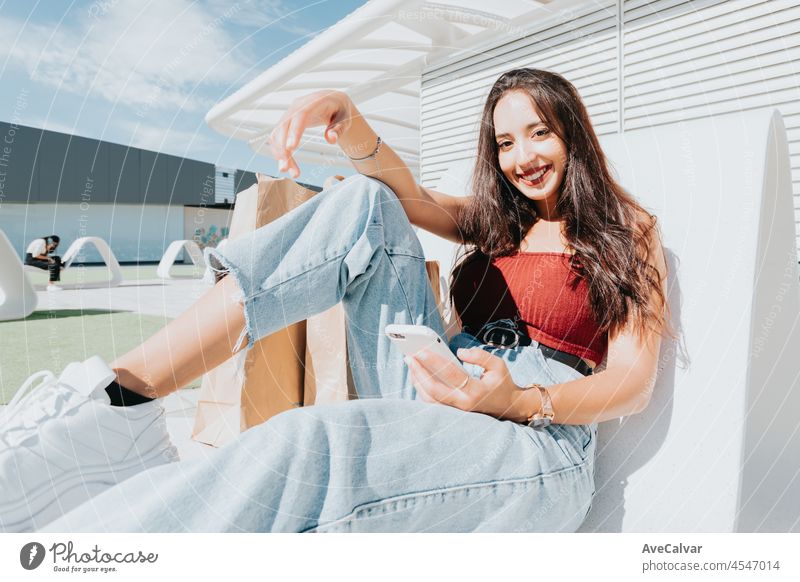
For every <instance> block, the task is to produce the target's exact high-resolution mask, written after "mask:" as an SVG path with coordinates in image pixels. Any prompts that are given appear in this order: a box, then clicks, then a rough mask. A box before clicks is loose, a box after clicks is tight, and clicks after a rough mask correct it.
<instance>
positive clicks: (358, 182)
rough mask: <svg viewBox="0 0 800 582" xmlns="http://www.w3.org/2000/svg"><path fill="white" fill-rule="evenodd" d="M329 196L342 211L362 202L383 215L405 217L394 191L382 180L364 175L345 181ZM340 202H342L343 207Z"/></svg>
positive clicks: (367, 207) (351, 177) (357, 175)
mask: <svg viewBox="0 0 800 582" xmlns="http://www.w3.org/2000/svg"><path fill="white" fill-rule="evenodd" d="M329 196H331V198H332V199H336V200H337V202H336V203H334V206H335V207H336V208H338V209H339V210H340V211H341V209H342V208H347V207H348V206H351V205H353V204H354V203H357V202H359V201H360V202H362V203H363V207H364V208H365V209H370V210H373V211H375V210H378V211H379V212H380V214H381V215H385V214H387V213H399V214H402V215H403V217H405V211H404V210H403V206H402V204H401V203H400V199H399V198H398V197H397V194H395V193H394V190H392V189H391V188H389V186H387V185H386V184H384V183H383V182H381V181H380V180H376V179H375V178H370V177H369V176H365V175H363V174H356V175H355V176H350V177H348V178H347V179H345V180H343V181H342V182H340V183H339V184H337V185H336V186H335V187H334V188H332V189H331V190H330V191H329ZM338 200H341V205H340V204H339V203H338ZM356 205H357V206H362V205H359V204H356Z"/></svg>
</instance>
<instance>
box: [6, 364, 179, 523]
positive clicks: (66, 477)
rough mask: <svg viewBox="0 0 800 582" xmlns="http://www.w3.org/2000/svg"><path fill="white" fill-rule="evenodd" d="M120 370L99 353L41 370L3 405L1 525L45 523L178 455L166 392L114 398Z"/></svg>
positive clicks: (172, 459)
mask: <svg viewBox="0 0 800 582" xmlns="http://www.w3.org/2000/svg"><path fill="white" fill-rule="evenodd" d="M114 378H115V375H114V372H112V371H111V369H110V368H109V367H108V366H107V365H106V363H105V362H103V360H101V359H100V358H99V357H98V356H93V357H91V358H89V359H88V360H86V361H85V362H83V363H82V364H81V363H77V362H75V363H72V364H70V365H69V366H67V368H66V369H65V370H64V372H63V373H62V374H61V376H60V377H59V378H58V379H56V377H55V376H54V375H53V374H52V373H51V372H38V373H36V374H34V375H33V376H31V377H30V378H28V380H27V381H26V382H25V384H23V385H22V387H21V388H20V389H19V390H18V391H17V394H16V395H15V396H14V398H13V399H12V401H11V402H10V403H9V405H8V406H6V407H5V408H4V409H3V410H2V411H0V532H4V531H5V532H21V531H30V530H33V529H39V528H41V527H43V526H44V525H46V524H47V523H49V522H51V521H52V520H54V519H56V518H57V517H59V516H61V515H62V514H63V513H65V512H67V511H68V510H70V509H72V508H73V507H76V506H78V505H79V504H81V503H83V502H84V501H86V500H88V499H90V498H92V497H94V496H96V495H97V494H99V493H101V492H102V491H104V490H106V489H108V488H109V487H111V486H112V485H115V484H116V483H119V482H120V481H123V480H125V479H127V478H128V477H131V476H133V475H135V474H137V473H139V472H141V471H143V470H145V469H148V468H150V467H155V466H157V465H163V464H165V463H168V462H171V461H176V460H178V451H177V449H176V448H175V447H174V446H173V445H172V443H171V442H170V440H169V435H168V433H167V423H166V417H165V415H164V409H163V408H162V406H161V404H160V403H159V402H158V400H153V401H152V402H146V403H144V404H139V405H137V406H127V407H122V406H111V404H110V399H109V397H108V394H107V393H106V391H105V387H106V386H108V385H109V384H110V383H111V382H112V381H113V380H114ZM37 381H39V383H38V385H36V386H34V384H36V382H37ZM32 386H33V388H32V389H30V388H31V387H32ZM29 389H30V390H29ZM26 391H27V394H26Z"/></svg>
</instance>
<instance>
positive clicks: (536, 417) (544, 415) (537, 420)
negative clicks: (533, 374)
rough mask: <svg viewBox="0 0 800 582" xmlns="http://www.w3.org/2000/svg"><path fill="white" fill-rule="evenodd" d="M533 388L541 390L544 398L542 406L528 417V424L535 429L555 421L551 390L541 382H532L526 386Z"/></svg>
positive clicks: (540, 392)
mask: <svg viewBox="0 0 800 582" xmlns="http://www.w3.org/2000/svg"><path fill="white" fill-rule="evenodd" d="M532 388H536V389H538V390H539V394H540V396H541V398H542V407H541V409H539V410H538V411H536V412H534V413H533V415H531V417H530V418H528V426H529V427H531V428H535V429H543V428H546V427H548V426H550V425H551V424H552V422H553V416H554V414H553V401H552V399H551V398H550V392H548V391H547V388H545V387H544V386H542V385H541V384H531V385H529V386H527V387H526V389H532Z"/></svg>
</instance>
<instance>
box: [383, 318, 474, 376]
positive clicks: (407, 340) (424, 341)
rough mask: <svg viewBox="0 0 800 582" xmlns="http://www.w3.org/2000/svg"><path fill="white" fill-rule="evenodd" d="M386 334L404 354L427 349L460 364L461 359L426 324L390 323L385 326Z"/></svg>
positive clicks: (410, 354) (408, 354) (407, 354)
mask: <svg viewBox="0 0 800 582" xmlns="http://www.w3.org/2000/svg"><path fill="white" fill-rule="evenodd" d="M385 331H386V335H387V336H389V339H390V340H392V341H393V342H394V343H395V345H397V347H399V348H400V351H401V352H403V353H404V354H405V355H406V356H413V355H414V354H416V353H417V352H418V351H420V350H422V349H428V350H430V351H432V352H435V353H437V354H439V355H440V356H443V357H445V358H447V359H449V360H450V361H451V362H453V363H455V364H458V365H459V366H461V361H460V360H459V359H458V358H457V357H456V356H455V355H454V354H453V352H451V351H450V348H448V347H447V344H445V343H444V341H443V340H442V338H440V337H439V334H438V333H436V332H435V331H433V330H432V329H431V328H429V327H428V326H426V325H401V324H394V323H393V324H391V325H387V326H386V330H385Z"/></svg>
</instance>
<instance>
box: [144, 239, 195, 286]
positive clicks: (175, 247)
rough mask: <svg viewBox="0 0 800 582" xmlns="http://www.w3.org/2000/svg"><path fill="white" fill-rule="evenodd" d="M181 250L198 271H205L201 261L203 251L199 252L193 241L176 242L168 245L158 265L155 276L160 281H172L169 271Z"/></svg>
mask: <svg viewBox="0 0 800 582" xmlns="http://www.w3.org/2000/svg"><path fill="white" fill-rule="evenodd" d="M183 250H185V251H186V253H187V254H188V255H189V258H190V259H192V263H194V265H195V266H196V267H197V268H198V269H203V270H204V271H205V269H206V262H205V260H204V259H203V251H201V250H200V247H199V246H198V245H197V243H196V242H195V241H193V240H176V241H172V242H171V243H170V245H169V246H168V247H167V250H166V251H165V252H164V256H162V257H161V261H159V263H158V269H156V275H157V276H158V277H159V278H160V279H172V275H170V273H169V271H170V269H171V268H172V265H173V264H174V263H175V260H176V259H177V258H178V255H179V254H180V253H181V251H183Z"/></svg>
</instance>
